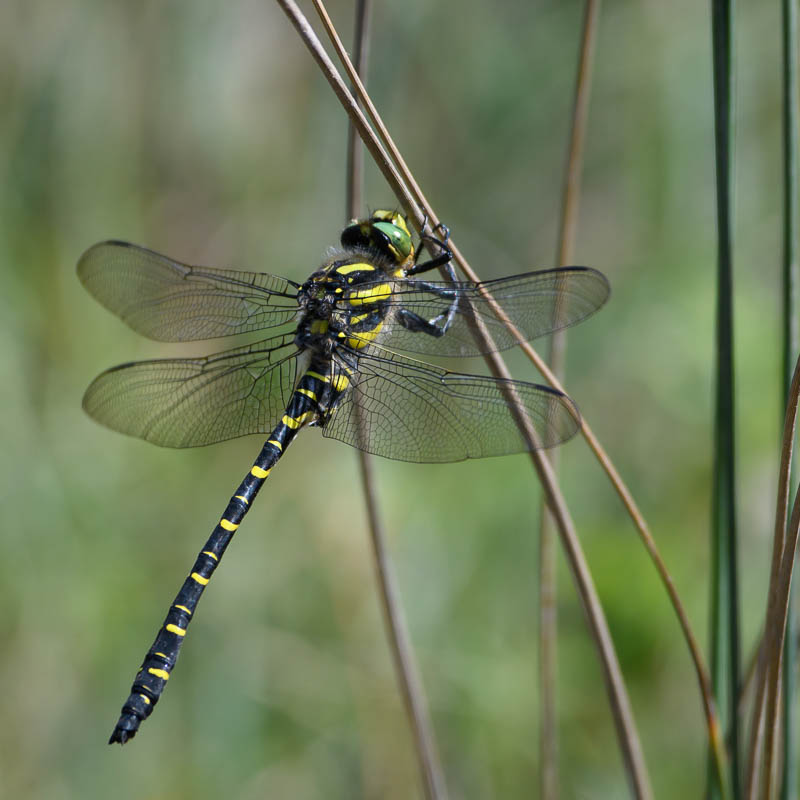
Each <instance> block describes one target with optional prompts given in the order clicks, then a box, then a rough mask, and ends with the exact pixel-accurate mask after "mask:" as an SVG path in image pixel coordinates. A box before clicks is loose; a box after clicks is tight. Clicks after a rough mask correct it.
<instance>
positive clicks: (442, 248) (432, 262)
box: [406, 219, 456, 281]
mask: <svg viewBox="0 0 800 800" xmlns="http://www.w3.org/2000/svg"><path fill="white" fill-rule="evenodd" d="M425 225H427V219H426V221H425ZM437 231H440V236H441V238H439V237H438V236H435V235H434V236H432V235H431V234H429V233H426V232H425V227H424V226H423V228H422V233H421V234H420V237H419V238H420V243H424V244H425V245H427V246H428V248H429V249H430V245H433V246H434V247H436V248H438V250H439V252H438V254H437V255H435V256H434V257H433V258H431V259H429V260H428V261H423V262H422V263H421V264H414V266H413V267H411V268H410V269H409V270H407V272H406V274H407V275H420V274H421V273H423V272H429V271H430V270H432V269H436V268H437V267H447V268H448V270H447V272H448V276H449V278H450V280H451V281H454V280H455V279H456V276H455V272H453V267H452V265H451V264H450V262H451V261H452V260H453V251H452V250H451V249H450V248H449V247H448V246H447V242H448V241H449V239H450V230H449V228H448V227H447V226H446V225H442V223H441V222H440V223H439V224H438V225H437V226H436V227H435V228H434V233H436V232H437Z"/></svg>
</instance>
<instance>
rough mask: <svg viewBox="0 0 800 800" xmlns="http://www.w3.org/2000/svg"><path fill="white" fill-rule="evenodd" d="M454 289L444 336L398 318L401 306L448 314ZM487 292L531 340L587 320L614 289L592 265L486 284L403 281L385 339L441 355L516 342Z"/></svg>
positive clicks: (471, 353)
mask: <svg viewBox="0 0 800 800" xmlns="http://www.w3.org/2000/svg"><path fill="white" fill-rule="evenodd" d="M426 284H427V286H426ZM453 291H456V292H457V293H458V295H459V298H460V299H459V304H458V310H457V313H456V315H455V317H454V319H453V323H452V325H451V326H450V328H449V330H448V331H447V332H446V333H445V334H444V335H443V336H441V337H435V336H431V335H430V334H427V333H425V332H421V331H419V332H418V331H411V330H408V329H407V328H405V327H403V326H402V325H401V324H400V323H399V319H398V317H397V313H396V312H397V310H399V309H402V308H405V309H407V310H408V311H411V312H413V313H414V314H417V315H419V316H420V317H422V318H423V319H425V320H431V319H434V318H435V317H437V316H439V315H440V314H447V311H448V309H449V308H450V304H451V303H452V294H451V293H452V292H453ZM439 292H441V293H442V294H439ZM487 293H488V294H489V295H491V297H492V298H493V299H494V300H495V301H496V302H497V303H498V304H499V305H500V306H501V307H502V309H503V311H504V312H505V314H506V315H507V316H508V317H509V319H510V320H511V322H512V323H513V324H514V326H515V327H516V328H517V329H518V330H519V332H520V334H521V335H522V338H523V339H525V340H526V341H530V340H532V339H536V338H537V337H539V336H544V335H545V334H548V333H552V332H553V331H555V330H559V329H561V328H567V327H569V326H570V325H575V324H577V323H578V322H581V321H582V320H584V319H586V317H588V316H589V315H590V314H592V313H593V312H594V311H596V310H597V309H598V308H600V307H601V306H602V305H603V304H604V303H605V302H606V300H607V299H608V296H609V293H610V289H609V285H608V280H607V279H606V277H605V276H604V275H603V273H602V272H598V271H597V270H594V269H590V268H588V267H564V268H561V269H550V270H543V271H541V272H528V273H525V274H524V275H513V276H511V277H508V278H500V279H498V280H494V281H486V282H483V283H471V282H458V283H449V282H441V281H436V282H433V281H424V282H423V281H419V280H414V279H409V280H405V281H399V282H398V283H397V284H396V289H395V292H394V294H393V296H392V299H391V307H392V311H390V314H389V317H388V325H387V331H386V333H385V335H384V337H383V338H382V339H381V344H382V345H383V346H384V347H388V348H391V349H393V350H394V349H398V350H405V351H408V352H410V353H420V354H424V355H439V356H474V355H478V354H480V353H485V352H487V351H495V350H505V349H507V348H509V347H512V346H513V345H514V344H515V343H516V340H515V338H514V336H513V334H512V333H511V332H510V331H509V330H508V328H506V326H505V325H504V324H503V323H502V322H501V321H500V320H499V319H498V317H497V316H496V314H495V312H494V310H493V309H492V308H491V305H490V301H489V300H488V299H487V297H486V294H487ZM476 320H479V321H480V322H481V323H482V324H483V325H484V326H485V328H486V330H487V332H488V333H489V334H490V336H491V338H492V340H493V342H494V346H493V347H484V346H483V345H482V344H479V340H477V339H476V338H475V335H474V330H475V327H476Z"/></svg>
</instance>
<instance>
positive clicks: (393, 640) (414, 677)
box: [346, 0, 447, 800]
mask: <svg viewBox="0 0 800 800" xmlns="http://www.w3.org/2000/svg"><path fill="white" fill-rule="evenodd" d="M370 8H371V3H370V0H358V3H357V5H356V12H355V19H356V24H355V34H354V37H353V38H354V40H355V46H354V56H355V63H356V69H357V71H358V74H359V75H364V74H365V71H366V62H367V45H368V43H369V37H368V33H367V32H368V29H369V11H370ZM360 141H361V140H360V139H359V138H358V136H357V135H356V131H355V128H354V126H353V123H352V120H351V121H350V123H349V125H348V129H347V178H346V180H347V188H346V206H347V215H348V217H349V218H350V219H354V218H356V217H357V216H358V214H359V209H360V208H361V207H362V205H363V201H362V196H361V195H362V186H363V168H364V155H363V150H362V148H361V144H360ZM356 454H357V458H358V462H359V467H360V473H361V486H362V489H363V492H364V501H365V504H366V509H367V521H368V527H369V532H370V542H371V545H372V559H373V565H374V568H375V576H376V579H377V581H378V589H379V596H380V600H381V609H382V611H383V618H384V622H385V625H386V631H387V636H388V638H389V644H390V647H391V652H392V661H393V662H394V666H395V670H396V673H397V680H398V683H399V685H400V690H401V694H402V697H403V705H404V706H405V709H406V714H407V715H408V719H409V722H410V726H411V733H412V738H413V741H414V749H415V751H416V754H417V760H418V762H419V768H420V772H421V774H422V784H423V788H424V790H425V797H426V798H428V800H444V798H446V797H447V786H446V783H445V780H444V772H443V770H442V765H441V759H440V757H439V752H438V748H437V746H436V738H435V736H434V733H433V724H432V722H431V717H430V711H429V706H428V701H427V697H426V695H425V689H424V686H423V683H422V678H421V676H420V672H419V668H418V666H417V663H416V660H415V659H414V650H413V647H412V645H411V636H410V634H409V631H408V624H407V623H406V619H405V615H404V613H403V607H402V604H401V603H400V600H399V592H398V589H397V581H396V580H395V576H394V571H393V570H392V568H391V563H390V559H389V555H388V549H387V547H386V532H385V529H384V526H383V519H382V516H381V513H380V509H379V506H378V492H377V483H376V480H375V473H374V469H373V462H372V456H371V455H370V454H369V453H367V452H366V451H365V450H361V449H356Z"/></svg>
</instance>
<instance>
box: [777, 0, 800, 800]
mask: <svg viewBox="0 0 800 800" xmlns="http://www.w3.org/2000/svg"><path fill="white" fill-rule="evenodd" d="M782 8H783V19H782V23H783V24H782V36H783V286H782V290H783V320H782V323H783V390H784V391H783V396H784V398H786V397H787V395H788V391H789V384H790V383H791V380H792V370H793V368H794V361H795V358H796V355H797V352H798V324H797V269H798V265H797V251H798V245H797V240H798V232H797V223H798V220H797V205H798V204H797V137H798V109H797V89H798V82H797V0H783V3H782ZM782 412H783V410H782ZM781 416H783V413H781ZM792 485H793V486H794V485H795V480H794V470H793V480H792ZM792 594H793V595H794V588H793V589H792ZM792 609H793V603H792V602H791V601H790V603H789V615H788V618H787V621H786V638H785V640H784V650H783V696H782V703H783V731H784V736H783V759H782V760H783V775H782V778H781V795H780V796H781V800H794V798H796V797H797V737H796V724H795V713H794V710H795V705H796V697H795V695H796V677H795V676H796V669H797V659H796V650H795V644H794V643H795V642H796V641H797V619H796V615H795V614H794V612H793V610H792Z"/></svg>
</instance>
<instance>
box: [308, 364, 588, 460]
mask: <svg viewBox="0 0 800 800" xmlns="http://www.w3.org/2000/svg"><path fill="white" fill-rule="evenodd" d="M511 398H516V400H517V401H518V402H519V403H520V404H521V407H522V408H523V409H524V413H525V415H526V419H527V422H528V423H529V424H530V425H531V426H532V432H533V436H534V439H535V441H536V442H537V448H538V447H552V446H554V445H557V444H560V443H561V442H563V441H565V440H567V439H569V438H570V437H571V436H573V435H574V434H575V432H576V431H577V429H578V426H579V420H580V415H579V413H578V410H577V408H576V407H575V405H574V404H573V403H572V401H571V400H570V399H569V398H568V397H567V396H566V395H564V394H561V393H560V392H556V391H554V390H553V389H549V388H548V387H546V386H538V385H536V384H533V383H523V382H521V381H503V380H495V379H494V378H489V377H485V376H481V375H464V374H460V373H454V372H448V371H447V370H444V369H437V368H436V367H432V366H431V365H429V364H423V363H421V362H418V361H413V360H411V359H406V358H402V357H400V356H397V355H395V354H386V357H374V356H371V355H370V356H362V357H361V358H360V363H359V368H358V374H357V377H356V378H355V380H354V384H353V386H352V388H351V389H350V391H349V393H348V395H347V396H346V398H345V399H344V401H343V402H342V404H341V405H340V406H339V407H338V408H337V409H336V410H335V411H334V412H333V414H332V415H331V417H329V418H328V420H327V421H326V422H325V423H324V425H323V434H324V435H325V436H329V437H331V438H334V439H339V440H341V441H343V442H346V443H347V444H349V445H352V446H353V447H357V448H359V449H361V450H366V451H367V452H369V453H374V454H375V455H379V456H384V457H385V458H393V459H396V460H398V461H416V462H423V463H437V462H448V461H463V460H464V459H467V458H484V457H486V456H499V455H505V454H507V453H519V452H523V451H526V450H530V449H531V448H530V446H529V444H528V442H527V441H526V439H525V438H524V437H523V435H522V433H521V432H520V428H519V426H518V424H517V421H516V420H517V419H518V416H516V413H517V412H516V411H515V410H513V403H512V399H511Z"/></svg>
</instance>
